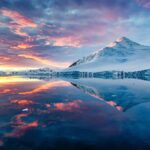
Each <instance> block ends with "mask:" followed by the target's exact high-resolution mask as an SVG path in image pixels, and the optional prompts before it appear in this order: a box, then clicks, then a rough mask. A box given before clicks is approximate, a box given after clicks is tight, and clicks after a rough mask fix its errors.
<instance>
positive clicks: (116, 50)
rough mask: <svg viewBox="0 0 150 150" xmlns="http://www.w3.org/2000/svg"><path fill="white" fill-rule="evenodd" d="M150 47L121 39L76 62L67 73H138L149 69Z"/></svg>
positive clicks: (124, 38)
mask: <svg viewBox="0 0 150 150" xmlns="http://www.w3.org/2000/svg"><path fill="white" fill-rule="evenodd" d="M149 53H150V46H144V45H141V44H139V43H136V42H134V41H132V40H130V39H128V38H126V37H121V38H119V39H117V40H116V41H115V42H113V43H110V44H109V45H107V46H106V47H105V48H103V49H102V50H99V51H97V52H96V53H94V54H91V55H89V56H87V57H83V58H82V59H79V60H77V61H76V62H74V63H73V64H71V65H70V66H69V68H67V70H68V71H111V70H115V71H138V70H144V69H150V65H149V64H148V63H149V61H150V57H149Z"/></svg>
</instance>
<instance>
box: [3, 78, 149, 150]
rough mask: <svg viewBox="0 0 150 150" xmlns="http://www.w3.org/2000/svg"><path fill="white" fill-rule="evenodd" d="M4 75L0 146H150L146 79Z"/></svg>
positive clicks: (14, 147)
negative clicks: (43, 77)
mask: <svg viewBox="0 0 150 150" xmlns="http://www.w3.org/2000/svg"><path fill="white" fill-rule="evenodd" d="M1 79H2V78H1ZM4 79H5V80H3V81H1V84H0V91H1V92H0V148H1V149H6V150H12V149H15V150H20V149H25V150H31V149H35V150H40V149H45V150H49V149H52V150H53V149H66V146H67V149H121V150H122V149H148V148H149V146H150V142H149V138H150V129H149V125H150V118H149V115H150V99H149V97H150V92H149V89H150V82H148V81H142V80H133V79H125V80H111V79H109V80H105V79H86V78H85V79H65V80H67V81H65V80H61V79H51V80H49V81H44V80H38V79H31V80H30V79H26V78H21V77H14V79H13V77H4ZM17 79H18V80H17Z"/></svg>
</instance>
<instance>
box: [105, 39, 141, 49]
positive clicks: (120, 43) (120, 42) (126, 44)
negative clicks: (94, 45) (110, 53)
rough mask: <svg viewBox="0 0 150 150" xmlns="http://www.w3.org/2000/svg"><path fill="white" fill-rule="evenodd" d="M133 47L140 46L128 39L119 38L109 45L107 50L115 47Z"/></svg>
mask: <svg viewBox="0 0 150 150" xmlns="http://www.w3.org/2000/svg"><path fill="white" fill-rule="evenodd" d="M135 45H136V46H137V45H140V44H138V43H136V42H134V41H132V40H130V39H128V38H127V37H121V38H118V39H117V40H116V41H115V42H113V43H110V44H109V45H108V46H107V47H109V48H113V47H116V46H123V47H131V46H135Z"/></svg>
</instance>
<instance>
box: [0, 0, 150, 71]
mask: <svg viewBox="0 0 150 150" xmlns="http://www.w3.org/2000/svg"><path fill="white" fill-rule="evenodd" d="M149 9H150V3H149V0H131V1H129V0H127V1H123V0H94V1H93V0H85V1H78V0H77V1H76V0H72V1H68V0H67V2H66V0H61V1H58V0H50V1H49V0H45V1H40V2H39V1H38V2H36V1H34V0H31V1H30V2H29V3H28V2H25V1H24V0H15V2H14V1H12V0H10V1H7V0H6V1H4V2H3V0H2V1H0V13H1V16H0V45H1V46H0V59H1V63H0V70H3V71H5V70H22V68H24V69H28V68H43V67H49V68H52V69H59V68H60V69H62V68H67V67H68V66H70V65H71V64H72V63H73V62H74V61H76V60H78V59H80V58H82V57H85V56H88V55H89V54H91V53H93V52H95V51H96V50H100V49H101V48H103V47H104V46H106V45H108V44H109V43H111V42H112V41H115V40H116V39H117V38H119V37H123V36H127V37H129V38H130V39H133V41H137V42H139V43H141V44H144V45H149V39H150V37H149V34H146V33H149V22H150V17H149V16H150V14H149V13H150V11H149ZM139 29H140V30H139ZM143 37H145V38H143ZM113 46H114V43H111V44H109V46H108V47H113Z"/></svg>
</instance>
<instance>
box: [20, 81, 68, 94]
mask: <svg viewBox="0 0 150 150" xmlns="http://www.w3.org/2000/svg"><path fill="white" fill-rule="evenodd" d="M59 86H64V87H66V86H70V83H69V82H65V81H53V82H50V83H46V84H44V85H42V86H40V87H38V88H36V89H33V90H31V91H27V92H20V93H19V94H21V95H30V94H36V93H39V92H42V91H46V90H48V89H50V88H54V87H59Z"/></svg>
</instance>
